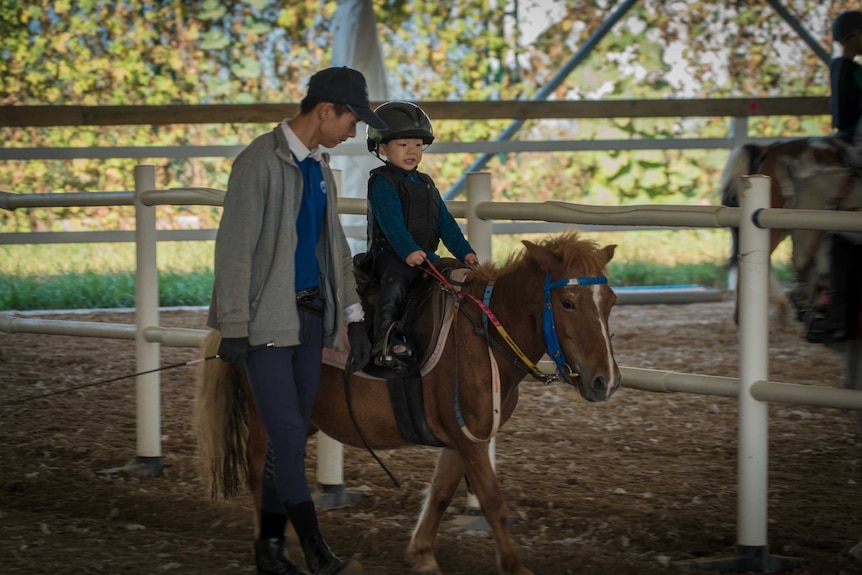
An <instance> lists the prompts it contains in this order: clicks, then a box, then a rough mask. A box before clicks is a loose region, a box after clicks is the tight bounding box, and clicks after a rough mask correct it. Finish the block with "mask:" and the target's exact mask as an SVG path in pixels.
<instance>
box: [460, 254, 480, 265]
mask: <svg viewBox="0 0 862 575" xmlns="http://www.w3.org/2000/svg"><path fill="white" fill-rule="evenodd" d="M464 263H465V264H467V265H468V266H470V267H471V268H475V267H476V266H478V265H479V257H478V256H477V255H476V254H474V253H472V252H470V253H469V254H467V255H466V256H464Z"/></svg>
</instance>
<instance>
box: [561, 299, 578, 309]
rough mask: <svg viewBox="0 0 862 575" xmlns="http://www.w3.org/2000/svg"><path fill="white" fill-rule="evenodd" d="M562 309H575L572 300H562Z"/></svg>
mask: <svg viewBox="0 0 862 575" xmlns="http://www.w3.org/2000/svg"><path fill="white" fill-rule="evenodd" d="M563 309H575V302H573V301H572V300H568V299H564V300H563Z"/></svg>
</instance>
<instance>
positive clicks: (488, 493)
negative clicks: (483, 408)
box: [462, 443, 533, 575]
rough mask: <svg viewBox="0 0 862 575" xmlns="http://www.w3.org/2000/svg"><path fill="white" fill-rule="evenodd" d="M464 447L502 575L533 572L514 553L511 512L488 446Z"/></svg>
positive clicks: (529, 573)
mask: <svg viewBox="0 0 862 575" xmlns="http://www.w3.org/2000/svg"><path fill="white" fill-rule="evenodd" d="M463 447H464V450H463V453H462V457H463V461H464V470H465V472H466V474H467V479H468V480H469V482H470V487H471V489H472V490H473V492H474V493H475V495H476V498H477V499H478V500H479V505H480V506H481V507H482V514H483V515H484V516H485V521H487V522H488V526H489V527H490V528H491V532H492V534H493V535H494V541H495V542H496V543H497V566H498V568H499V571H500V574H501V575H533V572H532V571H529V570H528V569H527V568H526V567H524V566H523V565H522V564H521V560H520V559H518V556H517V555H516V554H515V548H514V545H513V544H512V536H511V535H510V533H509V525H508V515H509V511H508V508H507V507H506V502H505V501H504V500H503V494H502V492H501V491H500V486H499V484H498V483H497V476H496V474H495V473H494V468H493V467H492V465H491V459H490V458H489V456H488V445H487V444H475V443H471V444H469V445H465V446H463Z"/></svg>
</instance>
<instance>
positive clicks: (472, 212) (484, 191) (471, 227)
mask: <svg viewBox="0 0 862 575" xmlns="http://www.w3.org/2000/svg"><path fill="white" fill-rule="evenodd" d="M491 199H492V194H491V172H471V173H469V174H467V239H468V240H469V241H470V245H471V246H473V249H474V250H476V256H478V258H479V261H480V262H488V261H491V244H492V240H493V234H494V222H492V221H490V220H483V219H482V218H480V217H479V216H477V215H476V206H477V205H479V204H480V203H482V202H490V201H491ZM496 445H497V442H496V440H495V439H493V438H492V439H491V441H489V442H488V457H490V458H491V465H492V466H493V467H496V464H495V459H496V457H495V456H496ZM464 514H465V515H467V516H471V517H474V516H479V515H482V510H481V506H480V505H479V499H478V498H477V497H476V495H475V494H474V493H473V491H471V490H470V486H469V485H468V486H467V506H466V509H465V510H464ZM477 521H478V522H479V523H480V526H481V527H483V528H485V529H487V528H488V527H487V523H485V522H484V519H481V520H477ZM462 528H463V529H476V528H477V527H476V522H470V523H468V524H467V525H464V526H463V527H462Z"/></svg>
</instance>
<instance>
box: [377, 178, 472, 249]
mask: <svg viewBox="0 0 862 575" xmlns="http://www.w3.org/2000/svg"><path fill="white" fill-rule="evenodd" d="M397 177H399V178H400V177H403V178H406V179H409V180H410V181H413V182H421V181H422V179H421V178H420V177H419V173H418V172H417V171H416V170H412V171H410V172H400V173H398V174H397ZM437 194H438V195H439V192H437ZM368 201H369V203H370V205H371V210H372V211H373V212H374V219H375V220H376V221H377V223H378V225H379V226H380V229H381V230H383V233H384V235H385V236H386V239H387V240H389V243H390V244H391V245H392V248H393V249H394V250H395V253H397V254H398V257H400V258H401V259H402V260H406V259H407V256H409V255H410V254H412V253H413V252H415V251H417V250H420V249H422V248H420V247H419V246H418V245H417V244H416V242H414V241H413V237H412V236H411V235H410V232H409V231H407V226H406V225H405V224H404V213H403V212H402V210H401V200H400V199H399V197H398V190H396V189H395V187H394V186H393V185H392V184H391V183H390V182H389V181H388V180H387V179H386V178H382V177H377V178H374V180H373V181H372V183H371V188H370V189H369V190H368ZM439 205H440V215H439V225H440V240H442V241H443V244H444V245H445V246H446V248H447V249H448V250H449V251H450V252H452V255H453V256H455V257H456V258H458V259H459V260H461V261H464V258H465V257H466V256H467V254H471V253H475V250H473V248H472V247H471V246H470V244H469V242H467V240H466V239H465V238H464V234H462V233H461V228H460V227H458V222H456V221H455V218H454V217H453V216H452V214H451V213H450V212H449V210H448V208H446V203H445V202H444V201H443V199H442V198H440V201H439ZM425 253H426V255H427V256H428V259H430V260H431V261H434V260H436V259H438V258H439V257H440V256H439V255H437V254H436V253H434V252H427V251H426V252H425Z"/></svg>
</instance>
